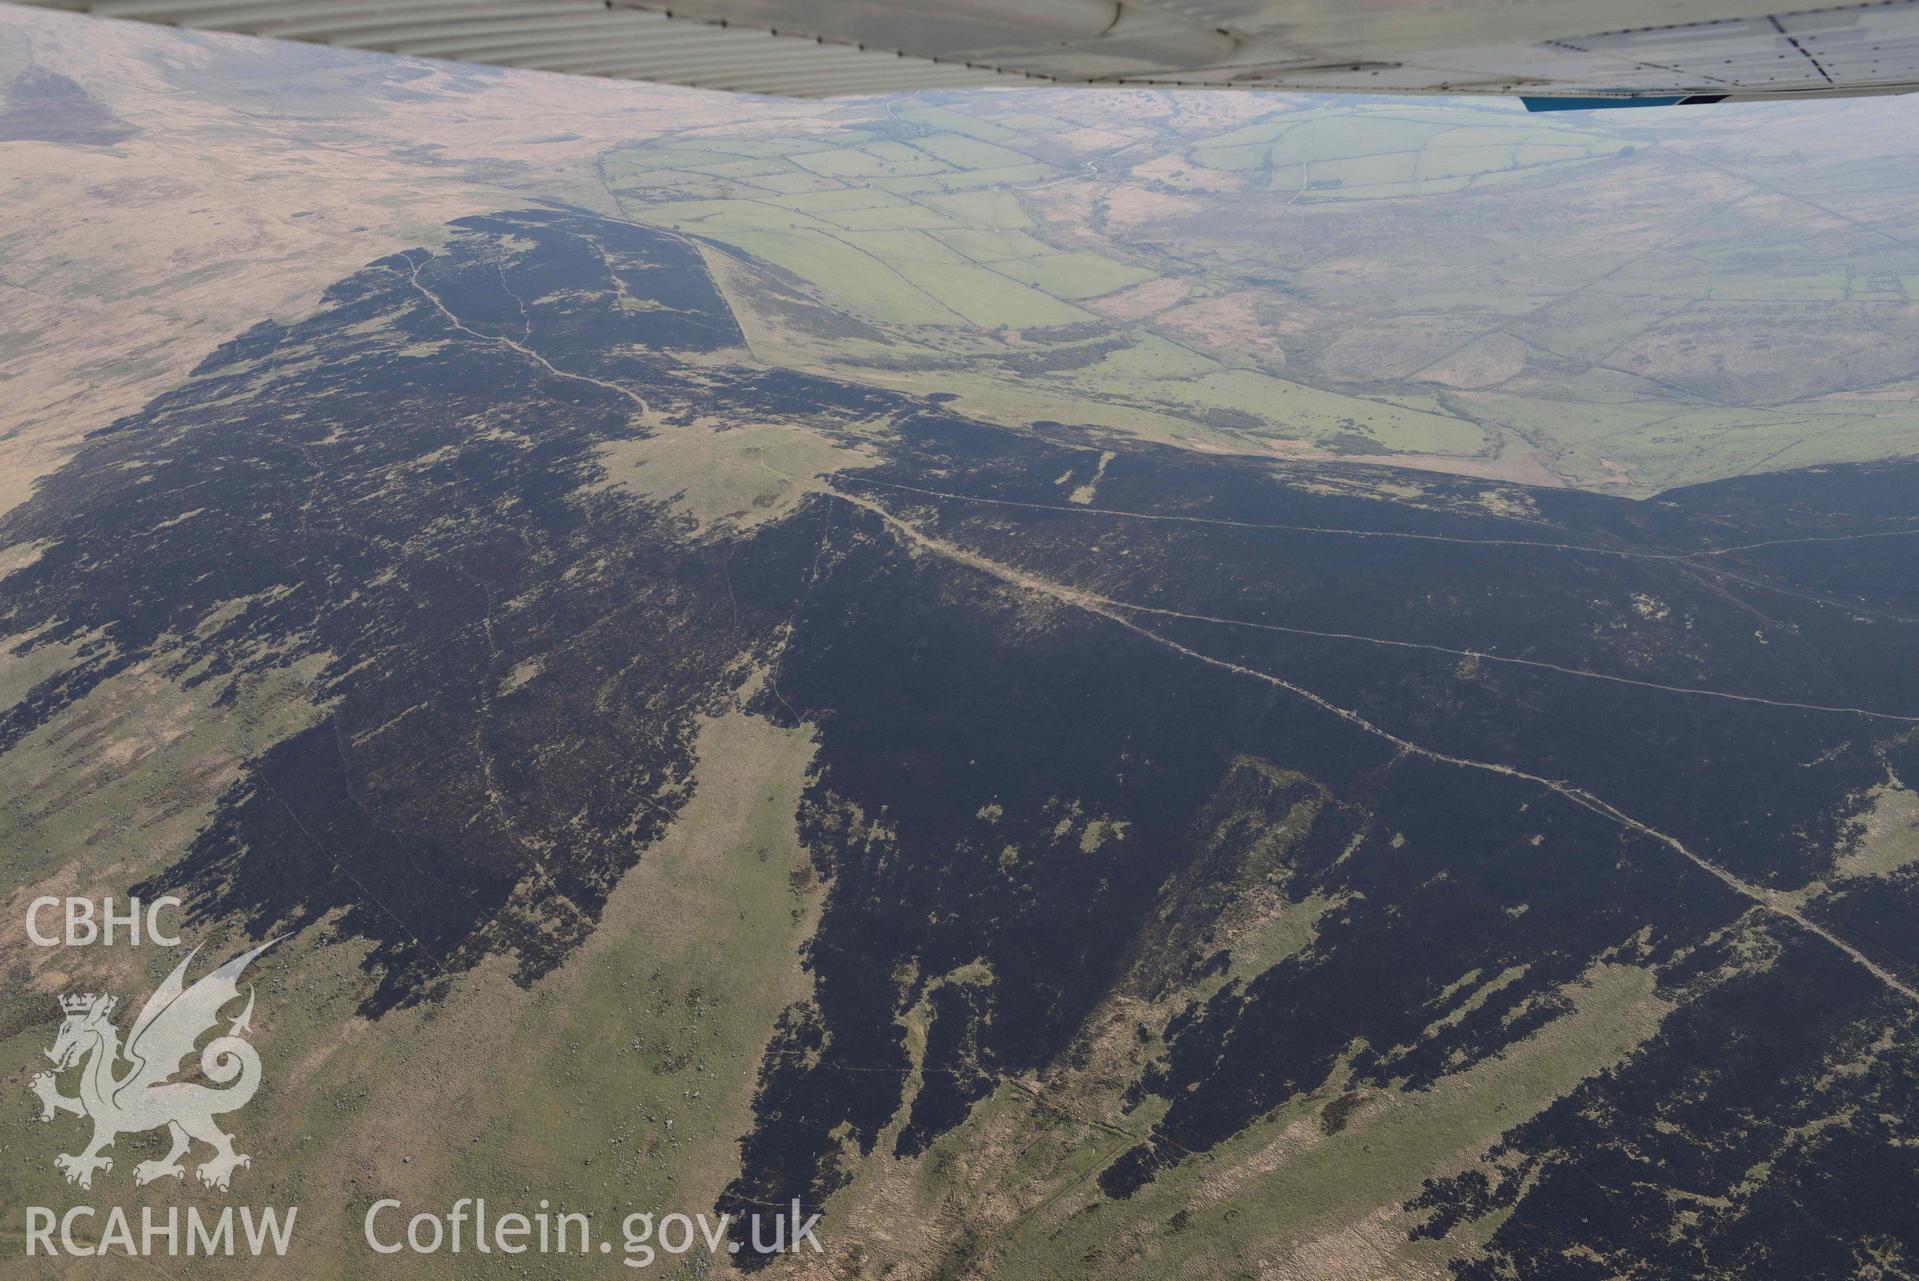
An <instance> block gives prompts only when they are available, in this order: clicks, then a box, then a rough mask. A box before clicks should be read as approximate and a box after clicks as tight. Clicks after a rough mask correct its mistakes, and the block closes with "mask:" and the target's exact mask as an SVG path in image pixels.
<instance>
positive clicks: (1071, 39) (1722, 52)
mask: <svg viewBox="0 0 1919 1281" xmlns="http://www.w3.org/2000/svg"><path fill="white" fill-rule="evenodd" d="M30 2H31V3H38V4H44V5H47V6H49V7H54V8H62V9H78V10H84V11H87V12H91V13H97V14H104V15H109V16H114V17H122V18H137V19H143V20H146V21H150V22H161V23H169V24H173V25H178V26H186V27H196V28H202V29H205V30H210V31H228V32H241V33H246V34H251V35H260V36H274V37H280V38H284V39H291V40H306V41H316V42H321V43H326V44H336V45H343V46H349V47H352V48H357V49H370V50H380V51H385V52H391V53H400V54H408V55H413V56H420V57H433V58H446V59H452V60H455V61H463V62H477V63H487V64H492V65H496V66H503V67H522V68H531V69H537V70H543V71H556V72H566V73H571V74H576V75H592V76H611V77H620V78H628V79H636V80H651V81H658V82H663V83H669V84H681V85H693V86H698V87H702V88H710V89H728V90H736V91H742V92H748V93H765V94H782V95H793V96H800V97H826V96H839V95H850V94H862V93H884V92H897V91H907V90H915V89H930V88H952V87H959V86H968V85H993V84H1004V85H1015V84H1022V83H1025V84H1033V83H1038V84H1064V85H1114V86H1122V85H1123V86H1139V87H1155V86H1156V87H1213V88H1242V89H1294V90H1305V91H1315V92H1341V91H1343V92H1359V93H1444V94H1518V95H1520V96H1522V97H1525V98H1527V99H1529V100H1531V101H1532V102H1533V105H1535V106H1539V107H1550V106H1591V105H1607V104H1609V103H1611V104H1615V105H1628V104H1634V103H1650V102H1672V101H1684V100H1688V99H1691V100H1699V101H1719V100H1722V99H1727V98H1731V99H1751V98H1768V97H1782V96H1783V97H1799V96H1818V95H1849V94H1870V93H1898V92H1904V91H1908V90H1911V89H1913V88H1915V87H1919V0H1879V2H1876V3H1867V4H1845V5H1821V6H1815V7H1811V8H1799V9H1785V8H1782V7H1780V0H1662V2H1659V3H1654V2H1653V0H1615V2H1611V3H1593V0H1440V2H1439V3H1432V2H1431V0H1425V2H1415V0H1343V2H1336V0H672V2H671V3H667V4H651V3H631V2H629V0H30ZM1593 100H1598V101H1597V102H1595V101H1593Z"/></svg>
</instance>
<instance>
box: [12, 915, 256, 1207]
mask: <svg viewBox="0 0 1919 1281" xmlns="http://www.w3.org/2000/svg"><path fill="white" fill-rule="evenodd" d="M278 941H279V940H278V939H270V940H268V941H267V942H265V943H263V944H261V945H260V946H259V947H256V948H254V949H253V950H252V951H251V952H248V953H246V954H245V955H243V956H236V957H234V958H233V959H232V960H230V961H228V962H227V963H226V964H225V965H222V966H221V967H220V968H219V969H217V970H215V971H214V972H213V973H211V974H208V975H206V976H204V977H202V978H201V979H200V980H199V982H197V983H195V984H194V985H193V986H192V987H187V986H186V973H187V966H188V965H189V964H191V963H192V961H193V957H194V955H195V954H196V953H197V952H198V951H199V949H198V948H195V949H194V950H193V952H190V953H188V954H187V959H186V960H184V961H182V962H180V964H179V965H178V966H176V967H175V968H174V971H173V973H171V974H169V975H167V979H166V982H164V983H162V984H161V985H160V987H159V989H158V990H157V991H155V992H154V994H153V995H152V996H150V997H148V998H147V1003H146V1005H144V1006H143V1007H141V1010H140V1016H139V1017H138V1018H136V1019H135V1020H134V1021H133V1031H132V1032H131V1033H130V1034H129V1035H128V1037H127V1043H126V1048H125V1050H124V1051H123V1050H122V1049H121V1046H120V1033H119V1030H118V1029H117V1028H115V1027H114V1026H113V1022H112V1019H111V1017H110V1016H111V1015H112V1013H113V1007H114V1006H115V1005H116V1004H117V1002H116V1001H115V999H114V998H113V997H110V996H101V995H97V994H94V993H88V994H86V995H84V996H64V997H61V998H60V1008H61V1010H62V1011H64V1012H65V1014H66V1020H65V1021H64V1022H63V1023H61V1024H60V1034H59V1035H58V1036H57V1037H55V1038H54V1042H53V1048H52V1049H50V1050H48V1051H47V1052H46V1054H47V1057H48V1058H49V1059H52V1060H53V1071H51V1072H42V1073H40V1075H38V1076H36V1077H34V1078H33V1082H32V1089H33V1092H34V1093H35V1094H36V1095H38V1096H39V1098H40V1109H41V1110H40V1119H41V1120H42V1121H51V1120H53V1118H54V1116H55V1115H56V1114H57V1113H60V1112H71V1113H73V1114H74V1115H75V1116H87V1117H91V1118H92V1120H93V1141H92V1142H91V1143H89V1144H87V1146H86V1150H85V1151H83V1152H81V1153H80V1154H78V1155H77V1156H69V1155H61V1156H57V1157H55V1158H54V1160H53V1163H54V1165H55V1167H56V1168H58V1169H59V1171H60V1172H61V1173H62V1174H64V1175H66V1176H67V1182H69V1183H77V1184H79V1185H80V1186H81V1187H83V1188H90V1187H92V1186H93V1174H94V1171H96V1170H106V1171H110V1170H112V1169H113V1158H111V1157H106V1156H102V1155H100V1153H101V1150H102V1149H104V1148H108V1147H111V1146H113V1140H114V1139H115V1138H116V1137H117V1136H119V1135H122V1134H135V1133H139V1132H141V1131H145V1130H157V1129H159V1128H160V1127H161V1126H163V1125H164V1126H166V1127H167V1130H168V1132H169V1133H170V1135H171V1137H172V1140H173V1146H172V1148H170V1149H169V1150H168V1152H167V1154H166V1155H165V1156H164V1157H162V1158H160V1159H159V1160H158V1161H142V1162H140V1164H139V1165H137V1166H135V1167H134V1171H133V1178H134V1182H136V1183H151V1182H153V1180H155V1179H159V1178H165V1177H167V1176H168V1175H171V1176H172V1177H174V1178H176V1179H184V1178H185V1177H186V1167H184V1166H183V1165H181V1164H180V1158H181V1157H183V1156H185V1155H186V1154H187V1149H188V1148H189V1147H190V1146H191V1141H192V1140H194V1139H198V1140H200V1141H201V1142H202V1143H206V1144H209V1145H210V1146H211V1147H212V1148H213V1159H212V1160H210V1161H207V1162H206V1163H205V1164H203V1165H201V1166H199V1167H198V1168H197V1169H196V1170H195V1173H197V1174H198V1175H199V1176H200V1182H202V1183H204V1184H205V1185H206V1186H208V1187H210V1188H218V1189H220V1190H221V1191H225V1190H226V1189H227V1187H228V1184H229V1183H230V1182H231V1180H232V1178H233V1171H234V1170H235V1169H236V1168H238V1167H240V1166H243V1165H251V1164H252V1163H253V1162H252V1158H250V1157H247V1156H244V1155H242V1154H240V1153H238V1152H235V1151H234V1150H233V1136H232V1135H230V1134H226V1133H223V1132H222V1131H221V1130H220V1127H218V1126H217V1125H215V1124H214V1123H213V1118H214V1117H216V1116H219V1115H221V1114H223V1113H226V1112H236V1111H238V1110H239V1109H241V1108H243V1107H245V1106H246V1105H247V1103H248V1101H249V1100H251V1099H252V1098H253V1094H254V1091H256V1090H258V1089H259V1088H260V1056H259V1054H258V1053H256V1052H255V1050H254V1048H253V1047H252V1046H251V1045H249V1044H248V1043H247V1042H246V1041H245V1040H243V1039H241V1038H242V1035H243V1034H244V1033H249V1032H251V1031H252V1030H253V1028H252V1026H251V1024H250V1020H251V1018H252V1017H253V993H252V992H251V991H249V992H248V993H247V1004H246V1008H245V1009H244V1010H242V1011H241V1012H240V1016H239V1017H238V1018H236V1019H234V1020H233V1022H232V1023H231V1024H230V1025H229V1026H228V1028H227V1031H226V1034H225V1035H224V1036H218V1037H215V1038H214V1039H213V1040H211V1041H209V1042H207V1045H206V1048H205V1049H203V1050H201V1051H200V1073H201V1075H202V1076H204V1077H205V1078H206V1079H207V1080H209V1081H212V1082H213V1083H214V1085H217V1086H221V1087H224V1088H220V1089H213V1088H210V1087H208V1086H205V1085H202V1084H200V1083H199V1082H197V1081H174V1080H171V1079H169V1078H171V1077H172V1076H173V1075H174V1074H175V1073H176V1072H178V1071H180V1069H181V1068H182V1066H183V1065H184V1063H185V1060H186V1058H187V1056H188V1055H190V1054H192V1053H193V1047H194V1045H195V1043H197V1042H198V1041H199V1039H200V1038H201V1036H203V1035H204V1034H205V1033H206V1032H207V1031H208V1030H209V1029H211V1028H212V1027H213V1026H214V1025H215V1024H216V1023H217V1022H219V1017H220V1011H221V1009H223V1008H224V1007H225V1006H226V1005H227V1004H228V1003H229V1002H231V1001H233V1000H234V999H235V998H237V997H238V996H239V995H240V986H239V980H240V972H241V971H242V970H244V969H246V967H247V965H248V964H249V963H250V962H251V961H252V960H253V958H254V957H256V956H258V955H260V953H262V952H264V951H266V950H267V949H268V948H269V947H272V946H273V944H274V943H276V942H278ZM83 1059H84V1060H85V1066H84V1067H83V1068H82V1069H81V1074H80V1094H79V1097H77V1098H68V1097H67V1096H65V1095H63V1094H61V1093H60V1092H59V1090H58V1088H57V1086H56V1078H57V1077H58V1075H59V1074H60V1073H62V1072H65V1071H67V1070H68V1069H69V1068H71V1067H73V1066H75V1065H76V1064H79V1063H80V1062H81V1061H82V1060H83ZM123 1059H124V1060H125V1061H126V1063H127V1064H128V1066H127V1068H126V1070H125V1071H124V1073H123V1072H121V1070H120V1067H121V1062H122V1060H123Z"/></svg>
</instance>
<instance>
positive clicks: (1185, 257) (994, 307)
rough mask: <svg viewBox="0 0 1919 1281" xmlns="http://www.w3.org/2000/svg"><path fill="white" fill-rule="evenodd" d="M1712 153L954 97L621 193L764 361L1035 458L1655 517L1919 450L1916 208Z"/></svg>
mask: <svg viewBox="0 0 1919 1281" xmlns="http://www.w3.org/2000/svg"><path fill="white" fill-rule="evenodd" d="M1142 104H1146V105H1145V106H1142ZM1693 119H1694V120H1695V121H1696V122H1697V123H1696V124H1693V125H1689V126H1688V127H1686V128H1684V129H1681V128H1679V127H1678V126H1677V125H1673V124H1670V123H1662V124H1661V125H1658V126H1651V127H1649V126H1647V125H1645V124H1643V123H1638V122H1635V121H1632V120H1629V119H1627V120H1622V118H1621V113H1609V114H1595V115H1576V116H1571V117H1566V118H1552V119H1542V118H1539V117H1529V116H1527V115H1525V114H1524V113H1520V112H1518V111H1516V110H1514V109H1512V108H1510V107H1508V106H1505V105H1494V104H1478V103H1471V102H1444V103H1406V102H1377V103H1375V102H1350V101H1349V102H1340V103H1336V104H1331V105H1327V104H1323V103H1316V102H1311V101H1301V100H1295V99H1281V98H1258V99H1242V98H1238V97H1233V98H1231V99H1230V100H1227V99H1220V98H1210V99H1209V98H1206V97H1204V96H1203V95H1185V96H1182V95H1148V96H1146V97H1144V98H1135V99H1132V100H1129V101H1126V102H1124V103H1122V102H1120V101H1118V100H1114V99H1109V98H1107V97H1105V96H1103V95H1075V94H1063V93H1047V92H1020V93H1001V94H985V95H974V96H959V95H924V96H921V97H916V98H909V99H899V100H893V101H889V102H855V103H848V104H833V105H830V106H827V107H823V108H821V109H820V110H819V112H818V114H817V115H813V116H795V117H793V118H792V119H789V120H783V121H781V122H778V128H777V129H769V128H767V127H766V122H759V123H758V125H749V124H739V125H722V126H711V125H708V126H705V127H692V128H682V129H678V130H674V131H670V132H666V133H664V134H660V135H657V136H654V137H651V138H649V139H647V140H644V141H641V142H634V143H629V144H626V145H622V146H619V147H616V148H614V149H612V150H611V151H609V152H607V153H606V154H604V155H603V156H602V157H601V159H600V162H599V177H600V179H601V182H602V185H603V187H604V189H605V192H606V194H607V196H608V198H609V199H610V200H611V201H612V202H613V203H614V204H615V205H616V206H617V210H618V212H619V213H620V214H621V215H622V216H624V217H627V218H631V219H634V220H636V221H641V222H645V223H650V224H653V225H656V226H660V227H662V228H666V229H673V230H679V231H683V232H686V233H689V234H692V235H694V236H696V237H698V238H699V240H700V242H701V243H702V245H703V251H704V252H705V253H706V255H707V258H708V262H709V265H710V266H711V268H712V269H713V271H714V272H715V275H716V276H717V278H718V279H719V280H720V281H721V283H722V286H723V288H724V289H725V291H726V294H727V297H728V300H729V302H730V303H731V304H732V306H733V307H734V310H735V312H736V313H737V314H738V315H739V316H740V317H741V321H742V325H743V327H744V328H745V330H746V333H747V338H748V342H749V345H750V347H751V349H752V351H753V353H754V355H755V357H756V358H757V359H758V360H759V361H761V362H763V363H765V364H768V365H773V366H786V367H801V368H808V369H813V370H815V371H818V372H822V373H831V374H833V375H835V376H839V377H845V378H849V379H854V380H857V381H860V382H863V383H867V384H870V385H876V386H883V387H887V388H891V389H895V390H901V391H906V392H909V393H913V394H918V395H934V396H936V397H939V398H941V399H951V400H955V401H957V402H958V407H959V408H961V409H963V410H964V411H965V412H968V413H970V414H973V415H976V416H978V417H981V418H985V419H988V420H991V421H995V422H999V423H1003V424H1006V425H1010V426H1015V427H1021V428H1029V429H1031V428H1035V427H1037V429H1038V430H1041V431H1045V430H1050V429H1051V428H1050V426H1049V424H1055V423H1059V424H1066V425H1070V426H1078V427H1088V428H1093V429H1102V430H1108V431H1113V432H1118V433H1123V434H1125V435H1127V436H1132V437H1138V438H1143V439H1146V440H1151V441H1156V442H1163V443H1171V444H1178V445H1182V446H1186V447H1189V448H1195V449H1200V450H1205V451H1212V452H1221V451H1223V452H1232V453H1250V454H1256V455H1272V454H1278V455H1280V456H1282V457H1287V458H1294V459H1326V458H1332V457H1349V458H1360V459H1368V458H1370V459H1374V460H1377V461H1382V462H1391V463H1394V464H1397V465H1402V466H1414V467H1424V468H1430V469H1437V470H1443V471H1454V472H1462V473H1468V474H1478V475H1485V476H1491V477H1496V478H1501V479H1507V480H1519V481H1524V482H1527V483H1535V484H1560V485H1573V486H1577V487H1582V488H1590V489H1599V490H1609V491H1613V492H1621V493H1628V494H1637V495H1646V494H1651V493H1655V492H1658V491H1659V490H1661V489H1665V488H1670V487H1671V486H1673V485H1678V484H1686V483H1692V482H1696V481H1700V480H1710V479H1716V478H1721V477H1726V476H1732V475H1740V474H1745V473H1749V472H1753V471H1763V470H1771V469H1776V468H1781V467H1793V466H1807V465H1816V464H1819V463H1825V462H1850V461H1866V460H1871V459H1876V458H1883V457H1889V456H1898V455H1900V454H1902V453H1905V452H1907V451H1908V450H1909V448H1910V441H1911V440H1912V439H1913V438H1914V433H1915V430H1919V400H1916V395H1919V384H1916V383H1914V382H1913V381H1912V372H1911V370H1910V368H1909V366H1910V362H1909V361H1908V360H1907V359H1906V358H1905V356H1904V355H1903V353H1904V352H1905V351H1906V350H1909V340H1910V339H1913V338H1916V337H1919V323H1915V319H1914V311H1913V308H1912V306H1911V304H1910V303H1909V302H1908V301H1907V289H1908V281H1909V280H1910V279H1913V278H1915V275H1916V274H1919V250H1915V249H1913V248H1911V247H1909V246H1910V245H1911V244H1912V243H1913V242H1912V241H1911V240H1910V238H1909V234H1910V231H1911V230H1912V229H1911V228H1908V227H1907V226H1906V224H1907V223H1908V222H1909V221H1910V220H1911V219H1910V215H1909V213H1908V212H1907V211H1908V210H1909V209H1910V207H1911V205H1910V202H1903V203H1902V202H1900V201H1898V200H1895V199H1894V198H1893V197H1894V195H1896V194H1897V193H1898V192H1901V191H1904V190H1905V189H1906V188H1908V187H1910V186H1912V184H1913V180H1912V179H1911V177H1910V176H1908V175H1905V174H1904V173H1902V172H1897V171H1895V170H1893V169H1888V168H1887V167H1886V166H1885V165H1884V164H1883V163H1881V162H1872V163H1866V162H1863V161H1861V159H1860V158H1859V157H1855V156H1852V155H1850V154H1849V153H1847V152H1846V150H1845V149H1844V148H1843V147H1841V148H1838V149H1835V148H1834V147H1833V146H1831V145H1830V138H1828V139H1827V145H1826V146H1825V147H1824V149H1823V150H1822V151H1820V152H1809V151H1808V150H1806V149H1804V148H1802V147H1801V146H1800V145H1799V143H1798V141H1797V140H1796V139H1795V137H1794V134H1793V130H1792V128H1791V125H1790V122H1788V124H1787V125H1786V126H1784V127H1774V128H1770V129H1769V130H1767V131H1763V132H1756V131H1753V130H1750V129H1747V128H1745V127H1743V126H1742V124H1741V120H1742V119H1743V117H1741V116H1739V115H1738V114H1737V113H1722V114H1718V115H1712V116H1707V117H1694V118H1693Z"/></svg>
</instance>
